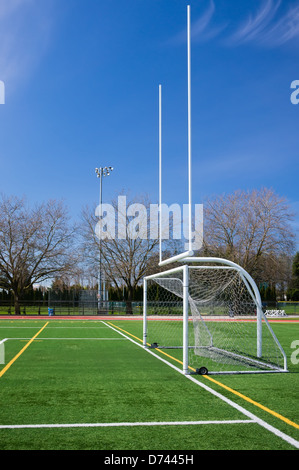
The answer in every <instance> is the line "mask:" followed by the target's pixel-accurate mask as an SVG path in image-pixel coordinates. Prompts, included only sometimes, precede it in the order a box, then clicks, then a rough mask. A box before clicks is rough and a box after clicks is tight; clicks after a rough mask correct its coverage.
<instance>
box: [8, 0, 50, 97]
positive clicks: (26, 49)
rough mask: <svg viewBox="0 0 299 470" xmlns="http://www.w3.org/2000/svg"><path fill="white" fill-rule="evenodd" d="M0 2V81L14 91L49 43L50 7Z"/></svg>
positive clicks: (29, 0) (18, 0)
mask: <svg viewBox="0 0 299 470" xmlns="http://www.w3.org/2000/svg"><path fill="white" fill-rule="evenodd" d="M41 3H43V2H40V1H38V0H9V1H8V0H0V74H1V76H0V79H1V80H3V81H4V82H5V84H6V86H7V89H10V90H11V89H13V88H14V87H16V86H17V85H18V83H20V81H22V80H23V79H24V78H27V77H28V76H30V74H31V73H32V71H33V70H34V67H36V65H37V64H38V62H39V60H40V59H41V57H42V55H43V53H44V51H45V50H46V47H47V45H48V43H49V38H50V31H51V15H50V14H49V8H48V7H51V5H52V3H51V2H47V4H45V3H43V4H42V5H41Z"/></svg>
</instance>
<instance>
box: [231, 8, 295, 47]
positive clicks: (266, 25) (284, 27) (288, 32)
mask: <svg viewBox="0 0 299 470" xmlns="http://www.w3.org/2000/svg"><path fill="white" fill-rule="evenodd" d="M282 7H285V3H282V2H281V0H277V1H274V0H265V1H263V2H261V6H260V9H259V10H258V11H257V12H256V13H255V15H250V16H249V18H247V20H246V21H245V22H244V23H243V24H241V25H240V27H239V28H238V29H237V30H236V31H235V33H233V34H232V36H231V37H230V38H229V43H230V44H241V43H249V42H253V43H256V44H261V45H264V46H268V47H269V46H270V47H273V46H279V45H282V44H285V43H286V42H288V41H290V40H292V39H299V5H298V4H297V5H296V4H295V3H294V4H293V5H290V6H289V8H288V10H287V11H286V12H283V11H282Z"/></svg>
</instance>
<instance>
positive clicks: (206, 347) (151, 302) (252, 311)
mask: <svg viewBox="0 0 299 470" xmlns="http://www.w3.org/2000/svg"><path fill="white" fill-rule="evenodd" d="M188 273H189V295H188V303H189V321H188V366H189V371H190V372H191V373H192V372H196V371H198V370H199V369H200V368H201V367H205V368H207V369H208V371H209V372H210V373H212V372H214V373H217V372H218V373H219V372H221V373H224V372H230V373H233V372H235V373H236V372H242V371H275V370H280V369H283V367H284V357H283V354H282V351H281V348H280V347H279V345H278V342H277V340H276V338H275V337H274V335H273V332H272V330H271V328H270V327H269V324H268V322H267V321H266V318H265V317H264V315H263V314H262V318H261V332H262V333H261V348H259V347H258V337H257V330H258V327H257V304H256V301H255V297H254V295H253V292H252V291H251V288H250V286H249V285H248V283H247V282H246V279H244V277H243V276H242V274H241V273H240V272H239V271H238V270H237V269H234V268H230V267H226V266H189V268H188ZM147 320H148V321H147V345H148V346H149V347H152V348H158V349H159V350H160V351H161V350H163V349H172V350H173V351H172V352H168V356H169V357H172V358H173V360H175V361H176V362H179V363H182V361H183V270H179V271H176V272H175V273H173V272H170V273H169V274H163V273H161V274H159V275H157V276H156V277H154V278H153V279H151V280H149V281H148V287H147Z"/></svg>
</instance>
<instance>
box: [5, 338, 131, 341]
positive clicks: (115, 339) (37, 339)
mask: <svg viewBox="0 0 299 470" xmlns="http://www.w3.org/2000/svg"><path fill="white" fill-rule="evenodd" d="M29 339H31V338H6V341H7V340H22V341H23V340H25V341H27V340H29ZM49 339H51V340H58V341H59V340H76V341H77V340H81V339H82V340H90V341H93V340H96V341H102V340H104V341H110V340H111V341H119V340H126V339H127V338H92V337H91V338H80V337H78V338H35V339H34V340H33V342H34V341H38V342H41V341H47V340H49Z"/></svg>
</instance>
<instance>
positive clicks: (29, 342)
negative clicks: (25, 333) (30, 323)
mask: <svg viewBox="0 0 299 470" xmlns="http://www.w3.org/2000/svg"><path fill="white" fill-rule="evenodd" d="M48 324H49V322H47V323H46V324H45V325H44V326H43V327H42V328H41V329H40V330H39V331H38V332H37V333H36V335H34V336H33V338H31V340H30V341H28V343H27V344H26V345H25V346H24V347H23V348H22V349H21V351H19V352H18V354H17V355H16V356H15V357H14V358H13V359H12V360H11V361H10V362H9V363H8V364H7V365H6V366H5V367H4V369H2V370H1V371H0V377H2V376H3V375H4V374H5V372H6V371H7V370H8V369H9V368H10V366H12V365H13V363H14V362H15V361H16V360H17V359H18V357H20V356H21V354H23V352H24V351H25V350H26V349H27V348H28V346H30V344H31V343H32V342H33V341H34V340H35V338H36V337H37V336H38V335H39V334H40V333H41V332H42V331H43V329H44V328H46V326H47V325H48Z"/></svg>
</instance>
